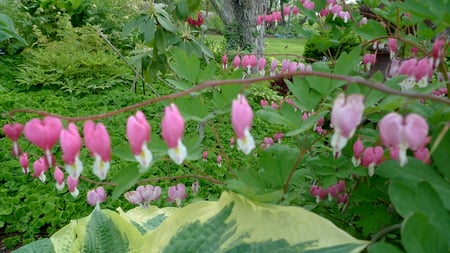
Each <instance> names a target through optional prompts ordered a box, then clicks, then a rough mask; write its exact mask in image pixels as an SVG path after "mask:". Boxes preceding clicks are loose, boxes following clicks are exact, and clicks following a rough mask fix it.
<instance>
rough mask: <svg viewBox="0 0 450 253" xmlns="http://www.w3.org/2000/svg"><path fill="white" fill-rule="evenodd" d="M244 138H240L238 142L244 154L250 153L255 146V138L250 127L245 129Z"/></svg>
mask: <svg viewBox="0 0 450 253" xmlns="http://www.w3.org/2000/svg"><path fill="white" fill-rule="evenodd" d="M244 134H245V136H244V139H238V140H237V144H238V147H239V149H240V150H242V152H244V154H246V155H248V154H250V152H251V151H252V150H253V149H254V148H255V140H254V139H253V136H252V135H251V134H250V131H249V130H248V129H245V132H244Z"/></svg>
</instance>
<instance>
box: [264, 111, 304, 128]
mask: <svg viewBox="0 0 450 253" xmlns="http://www.w3.org/2000/svg"><path fill="white" fill-rule="evenodd" d="M256 116H258V117H260V118H262V119H263V120H265V121H267V122H270V123H272V124H277V125H282V126H286V127H289V128H295V126H296V125H295V124H294V123H293V122H291V121H290V120H289V119H287V118H286V117H284V116H282V115H280V114H279V113H278V112H276V111H275V110H274V109H272V108H264V109H261V110H258V111H256Z"/></svg>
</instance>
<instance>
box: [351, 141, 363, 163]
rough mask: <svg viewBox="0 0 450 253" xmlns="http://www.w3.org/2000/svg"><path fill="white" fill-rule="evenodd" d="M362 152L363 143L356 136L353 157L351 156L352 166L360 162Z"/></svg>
mask: <svg viewBox="0 0 450 253" xmlns="http://www.w3.org/2000/svg"><path fill="white" fill-rule="evenodd" d="M363 152H364V145H363V143H362V141H361V139H359V138H358V140H357V141H356V142H355V143H354V144H353V157H352V163H353V166H355V167H357V166H359V165H360V164H361V155H362V154H363Z"/></svg>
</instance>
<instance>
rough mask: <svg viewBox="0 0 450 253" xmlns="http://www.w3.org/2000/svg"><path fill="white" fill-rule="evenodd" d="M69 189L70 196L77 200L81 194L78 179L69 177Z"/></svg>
mask: <svg viewBox="0 0 450 253" xmlns="http://www.w3.org/2000/svg"><path fill="white" fill-rule="evenodd" d="M67 188H69V192H70V194H71V195H72V196H73V197H74V198H76V197H77V196H78V195H79V194H80V191H79V190H78V178H73V177H71V176H70V175H69V176H68V177H67Z"/></svg>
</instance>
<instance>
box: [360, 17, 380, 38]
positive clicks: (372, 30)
mask: <svg viewBox="0 0 450 253" xmlns="http://www.w3.org/2000/svg"><path fill="white" fill-rule="evenodd" d="M354 31H355V32H356V33H357V34H358V35H359V36H361V38H363V39H365V40H372V39H375V38H377V37H383V36H386V29H385V28H384V27H383V26H382V25H381V24H380V22H377V21H375V20H372V19H369V20H367V24H365V25H362V26H359V27H358V26H355V27H354Z"/></svg>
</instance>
